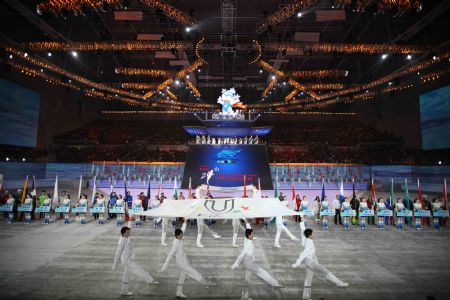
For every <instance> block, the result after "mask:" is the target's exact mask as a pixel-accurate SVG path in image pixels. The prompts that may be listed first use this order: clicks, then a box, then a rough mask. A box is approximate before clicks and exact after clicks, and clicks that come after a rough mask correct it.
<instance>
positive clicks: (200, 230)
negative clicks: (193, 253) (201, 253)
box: [197, 219, 221, 248]
mask: <svg viewBox="0 0 450 300" xmlns="http://www.w3.org/2000/svg"><path fill="white" fill-rule="evenodd" d="M203 228H206V231H208V232H209V233H210V234H211V235H212V237H213V238H215V239H220V238H221V236H220V235H218V234H217V232H215V231H214V230H212V229H211V228H209V226H206V227H205V219H197V247H199V248H203V247H204V246H203V245H202V235H203Z"/></svg>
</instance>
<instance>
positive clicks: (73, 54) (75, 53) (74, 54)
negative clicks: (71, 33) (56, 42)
mask: <svg viewBox="0 0 450 300" xmlns="http://www.w3.org/2000/svg"><path fill="white" fill-rule="evenodd" d="M70 54H72V56H73V57H77V56H78V53H77V51H72V52H71V53H70Z"/></svg>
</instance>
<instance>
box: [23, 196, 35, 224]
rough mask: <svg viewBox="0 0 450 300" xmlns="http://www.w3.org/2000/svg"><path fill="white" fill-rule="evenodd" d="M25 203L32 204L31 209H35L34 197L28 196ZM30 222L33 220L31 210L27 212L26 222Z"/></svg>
mask: <svg viewBox="0 0 450 300" xmlns="http://www.w3.org/2000/svg"><path fill="white" fill-rule="evenodd" d="M23 204H25V205H29V206H31V209H32V210H33V199H32V198H26V199H25V201H24V202H23ZM30 222H31V211H27V212H25V223H27V224H30Z"/></svg>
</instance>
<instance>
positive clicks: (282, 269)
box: [0, 218, 450, 300]
mask: <svg viewBox="0 0 450 300" xmlns="http://www.w3.org/2000/svg"><path fill="white" fill-rule="evenodd" d="M288 227H289V229H290V230H291V231H292V232H293V233H294V234H295V235H297V236H298V235H299V227H298V225H297V224H296V223H294V222H292V221H290V222H289V224H288ZM311 227H312V228H313V229H314V241H315V246H316V252H317V256H318V258H319V261H320V262H321V263H322V264H323V265H324V266H326V267H327V268H329V269H330V270H331V271H332V272H334V273H335V274H336V275H338V276H339V277H340V278H342V279H343V280H344V281H346V282H349V283H350V286H349V287H348V288H337V287H335V286H334V285H332V284H331V283H329V282H328V281H325V280H323V279H321V278H317V277H314V279H313V285H312V297H313V299H320V298H321V297H322V298H323V299H333V300H340V299H342V300H344V299H366V300H372V299H373V300H378V299H384V300H389V299H392V300H393V299H414V300H415V299H417V300H419V299H448V297H449V295H450V286H449V285H448V284H447V282H448V278H449V275H450V261H449V260H448V250H449V244H450V231H449V230H448V228H445V229H444V230H442V231H441V232H435V231H434V230H432V228H431V227H427V228H426V229H424V230H423V231H420V232H417V231H415V230H413V229H409V228H408V229H406V230H404V231H402V232H399V231H397V230H396V229H395V228H393V227H390V226H389V227H388V228H387V229H386V230H385V231H383V232H382V231H379V230H378V229H376V227H375V226H369V229H368V231H366V232H363V231H361V230H359V228H357V227H356V226H352V227H351V228H350V230H349V231H344V230H343V229H342V228H341V227H338V226H334V224H331V225H330V229H329V230H328V231H323V230H322V229H320V228H319V227H318V226H317V225H315V224H312V225H311ZM253 229H254V230H255V236H256V237H257V239H256V240H255V253H256V261H257V263H258V264H260V265H261V267H263V268H265V269H266V270H268V271H269V272H270V273H271V274H273V275H274V277H275V278H277V279H278V280H279V281H280V283H281V284H282V285H284V286H285V287H284V288H282V289H281V290H279V291H277V290H274V289H272V288H270V287H269V286H267V285H266V284H265V283H263V282H262V281H260V280H259V279H258V278H256V276H253V279H252V281H253V284H252V285H251V287H250V297H252V298H253V299H300V298H301V293H302V288H303V280H304V278H305V269H304V266H302V267H301V268H300V269H292V268H291V264H292V263H294V262H295V260H296V259H297V257H298V254H299V252H300V249H301V247H300V246H299V244H297V243H296V242H293V241H291V240H289V239H287V238H286V236H285V235H282V238H281V240H280V243H281V245H282V246H283V247H282V248H281V249H277V248H274V247H273V243H274V236H275V231H276V230H275V226H272V227H270V228H269V229H264V228H261V227H260V226H259V225H254V224H253ZM214 230H216V231H217V232H218V233H219V234H220V235H221V236H222V238H221V239H217V240H215V239H213V238H212V237H211V236H210V235H208V234H205V235H204V236H203V244H204V245H205V248H202V249H199V248H197V247H195V238H196V234H197V229H196V227H195V226H194V227H192V228H189V227H188V229H187V232H186V235H185V236H186V237H185V239H184V243H185V246H186V251H187V254H188V258H189V260H190V262H191V264H192V266H194V267H195V268H197V270H198V271H199V272H200V273H201V274H203V275H204V276H205V277H206V278H207V279H209V280H212V281H215V282H218V285H217V286H213V287H210V288H209V289H204V288H203V286H201V285H199V284H198V283H197V282H195V281H194V280H193V279H190V278H188V279H187V280H186V283H185V287H184V293H185V294H186V295H187V296H188V299H240V293H241V288H242V286H243V283H244V281H243V279H244V274H243V269H242V267H240V268H238V269H237V270H234V271H233V270H231V269H230V267H231V265H232V264H233V262H234V261H235V259H236V257H237V256H238V255H239V253H240V251H241V250H242V244H243V232H242V231H241V232H240V233H239V238H238V244H239V245H240V247H239V248H232V247H231V234H232V228H231V223H230V222H228V223H227V224H222V223H221V222H220V223H219V225H217V226H216V227H215V228H214ZM160 236H161V229H160V228H156V229H155V228H154V227H153V225H152V222H149V221H147V222H144V223H143V226H142V227H141V228H138V229H134V228H133V229H132V240H133V243H134V249H135V252H136V259H135V260H136V262H137V263H139V264H140V265H142V266H143V267H144V269H145V270H146V271H148V272H149V273H150V274H151V275H152V276H153V277H155V278H156V280H157V281H159V282H160V284H159V285H158V286H147V285H146V284H145V283H143V282H140V281H136V280H135V278H136V277H134V276H133V275H132V277H131V278H132V279H131V283H130V291H132V292H134V296H132V297H130V299H174V298H175V287H176V281H177V276H178V272H177V271H176V268H175V264H174V262H172V263H171V264H170V267H169V269H168V270H167V271H166V272H164V273H160V272H159V270H160V269H161V266H162V265H163V262H164V260H165V258H166V255H167V252H168V251H169V250H170V245H171V242H172V238H170V240H169V246H166V247H164V246H161V245H160ZM0 238H1V240H2V243H1V244H0V251H1V253H2V254H1V256H0V269H1V270H2V272H1V273H0V282H1V286H2V299H94V298H95V299H121V298H123V297H121V296H120V295H119V293H120V287H121V286H120V284H121V279H122V271H123V268H122V266H121V265H120V266H119V268H118V270H116V271H112V270H111V266H112V263H113V259H114V253H115V250H116V245H117V241H118V238H119V228H118V227H116V226H115V225H113V223H112V222H108V223H107V224H105V225H104V226H103V227H99V226H97V225H96V224H95V223H94V221H93V220H92V219H91V218H89V219H88V224H87V225H86V226H85V227H81V226H80V225H79V224H77V223H75V222H72V223H71V224H70V225H63V223H62V221H58V222H57V223H53V224H50V225H47V226H44V225H41V224H39V223H38V222H34V223H32V224H31V225H24V224H22V223H14V224H12V225H8V224H6V223H5V222H2V223H1V225H0ZM227 246H229V247H227ZM426 296H434V298H426Z"/></svg>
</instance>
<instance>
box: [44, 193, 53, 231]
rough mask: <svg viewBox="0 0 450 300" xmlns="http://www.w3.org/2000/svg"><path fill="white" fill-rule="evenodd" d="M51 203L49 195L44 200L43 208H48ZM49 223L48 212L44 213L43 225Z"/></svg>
mask: <svg viewBox="0 0 450 300" xmlns="http://www.w3.org/2000/svg"><path fill="white" fill-rule="evenodd" d="M51 203H52V199H51V198H50V195H47V198H46V199H45V200H44V206H50V205H51ZM49 223H50V211H48V212H45V213H44V224H45V225H48V224H49Z"/></svg>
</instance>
